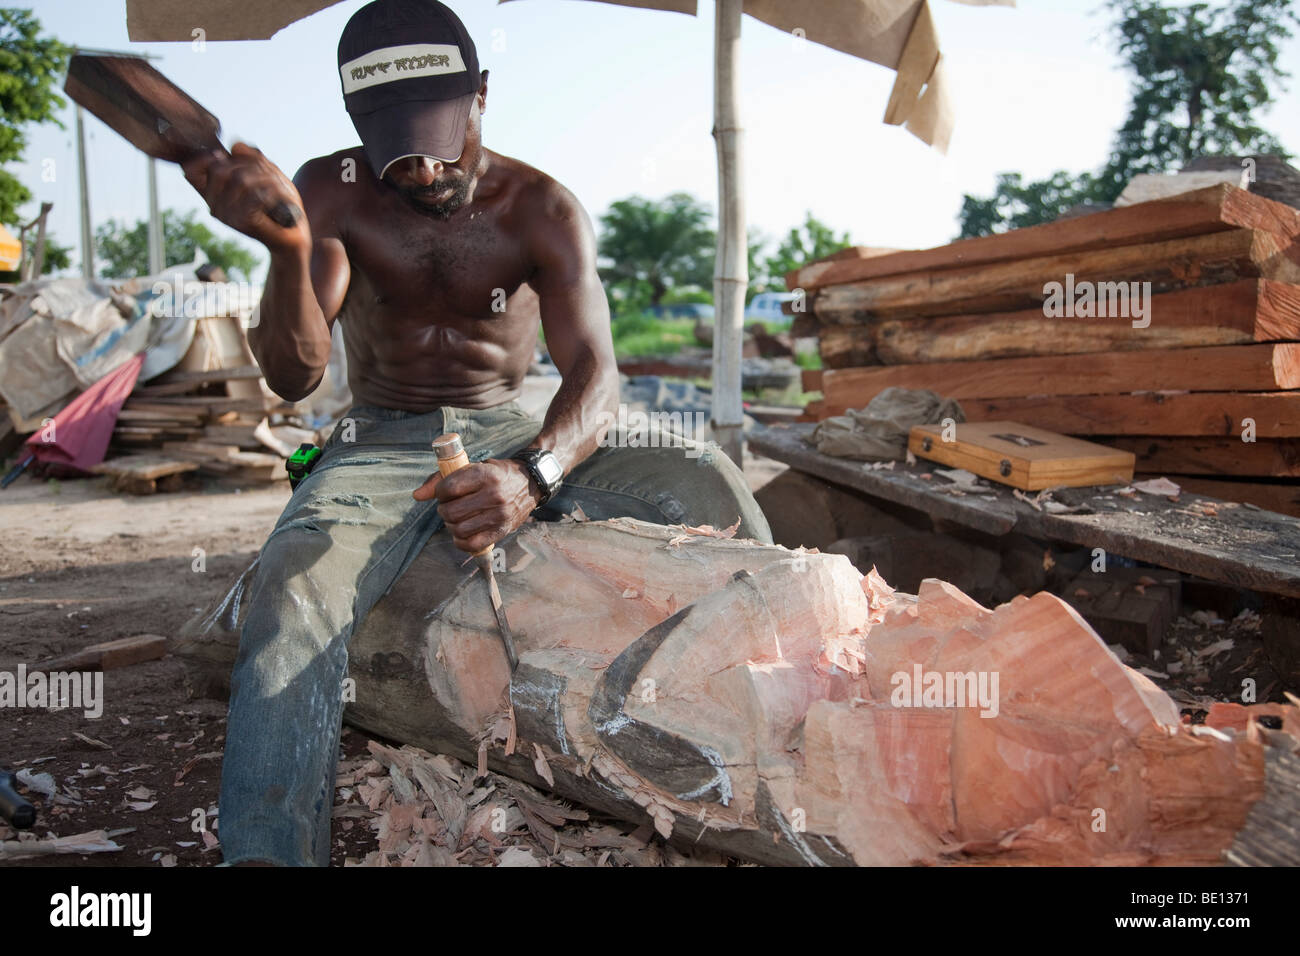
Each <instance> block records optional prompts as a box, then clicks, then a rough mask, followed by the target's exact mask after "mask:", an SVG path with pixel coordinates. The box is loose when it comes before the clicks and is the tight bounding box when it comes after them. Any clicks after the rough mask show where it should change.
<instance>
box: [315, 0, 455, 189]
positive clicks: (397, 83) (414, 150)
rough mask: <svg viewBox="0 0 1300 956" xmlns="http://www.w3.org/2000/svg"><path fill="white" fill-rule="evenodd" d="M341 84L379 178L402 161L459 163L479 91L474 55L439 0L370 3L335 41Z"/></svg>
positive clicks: (350, 111) (354, 122)
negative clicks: (419, 159) (429, 159)
mask: <svg viewBox="0 0 1300 956" xmlns="http://www.w3.org/2000/svg"><path fill="white" fill-rule="evenodd" d="M339 79H340V80H341V82H342V84H343V102H344V103H345V105H346V106H347V110H348V113H349V114H350V115H351V116H352V124H353V125H354V126H355V127H356V128H357V133H358V135H360V137H361V144H362V145H363V146H364V147H365V150H366V157H367V158H368V159H369V160H370V165H371V167H372V168H373V169H374V171H375V175H376V176H378V177H379V178H380V179H382V178H383V176H384V172H385V170H387V169H388V167H389V166H390V165H392V163H393V162H395V161H396V160H398V159H401V158H402V157H404V156H432V157H433V158H434V159H439V160H442V161H443V162H445V163H453V162H455V161H456V160H458V159H460V154H461V152H462V151H463V150H464V148H465V127H466V125H467V124H468V123H469V111H470V106H471V104H472V103H473V101H474V95H475V94H476V93H477V92H478V89H479V79H480V78H479V67H478V53H477V51H476V50H475V49H474V41H473V40H471V39H470V37H469V33H468V32H467V31H466V30H465V24H463V23H461V22H460V17H458V16H456V14H455V12H454V11H452V9H451V8H450V7H448V6H446V5H445V4H442V3H439V2H438V0H375V2H373V3H368V4H366V5H365V6H364V7H362V8H361V9H360V10H358V11H357V12H356V13H355V14H353V15H352V19H351V20H349V21H348V25H347V26H345V27H344V28H343V35H342V36H341V37H340V38H339Z"/></svg>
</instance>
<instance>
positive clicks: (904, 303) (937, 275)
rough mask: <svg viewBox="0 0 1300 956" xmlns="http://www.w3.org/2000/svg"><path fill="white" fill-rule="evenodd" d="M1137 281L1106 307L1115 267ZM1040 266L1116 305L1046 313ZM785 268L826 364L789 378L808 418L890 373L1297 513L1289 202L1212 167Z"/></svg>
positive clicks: (1299, 255)
mask: <svg viewBox="0 0 1300 956" xmlns="http://www.w3.org/2000/svg"><path fill="white" fill-rule="evenodd" d="M1147 282H1149V283H1151V285H1150V287H1149V290H1150V293H1151V294H1150V295H1149V297H1148V298H1147V299H1146V302H1145V306H1146V307H1145V309H1143V310H1138V309H1135V308H1134V307H1133V303H1132V302H1130V303H1129V308H1127V309H1124V308H1118V309H1116V308H1114V306H1115V305H1116V304H1120V305H1122V304H1123V302H1124V301H1125V299H1126V296H1120V295H1115V294H1114V292H1113V290H1116V289H1118V288H1119V286H1118V284H1121V283H1123V284H1128V283H1147ZM1053 283H1055V284H1059V287H1060V288H1063V289H1065V290H1069V289H1070V288H1078V289H1082V288H1083V287H1084V284H1091V285H1092V286H1093V287H1094V288H1096V289H1098V290H1101V289H1106V290H1108V292H1109V293H1110V294H1108V295H1107V305H1108V306H1110V307H1111V308H1110V309H1107V310H1101V311H1109V312H1110V313H1111V314H1108V315H1102V316H1094V315H1088V316H1087V317H1079V316H1075V315H1074V311H1073V309H1071V310H1070V311H1069V313H1068V314H1069V315H1070V316H1071V317H1052V316H1054V315H1058V314H1059V310H1053V309H1049V308H1047V305H1046V304H1047V303H1049V300H1050V299H1051V298H1052V297H1053V291H1055V290H1054V287H1053V285H1052V284H1053ZM1103 283H1109V284H1114V285H1109V286H1103V285H1102V284H1103ZM787 284H788V286H789V287H790V288H791V289H792V290H798V289H802V290H804V292H805V293H806V298H805V306H806V308H805V311H803V312H802V313H800V312H798V311H795V315H796V328H795V333H796V334H802V335H810V334H815V335H816V336H817V337H818V339H819V342H820V350H821V356H822V364H823V366H824V368H823V370H821V371H819V372H810V373H805V377H804V387H805V389H808V390H817V389H820V390H821V391H822V393H823V396H824V397H823V399H822V400H820V401H817V402H813V403H812V404H810V405H809V407H808V409H807V416H808V418H810V419H812V420H818V419H821V418H825V417H827V416H830V415H835V414H840V413H842V412H843V411H844V410H845V409H848V408H861V407H862V406H864V405H866V404H867V402H869V401H870V400H871V398H872V397H874V395H876V394H877V393H878V392H879V391H881V390H882V389H884V388H887V387H889V386H903V387H908V388H928V389H933V390H934V391H937V392H939V393H941V394H943V395H945V396H949V397H953V398H957V399H960V400H961V402H962V405H963V407H964V408H965V410H966V414H967V417H968V419H969V420H971V421H992V420H1014V421H1019V422H1024V423H1026V424H1028V425H1033V426H1036V427H1039V428H1046V429H1050V430H1052V431H1057V432H1062V433H1065V434H1071V435H1080V436H1084V437H1087V438H1090V439H1092V440H1095V441H1103V442H1107V443H1110V444H1114V445H1116V446H1118V447H1121V448H1125V449H1127V450H1130V451H1133V452H1134V453H1135V454H1136V455H1137V456H1138V470H1139V472H1140V473H1160V474H1169V475H1172V476H1195V477H1192V478H1190V479H1187V480H1184V481H1181V482H1180V483H1181V484H1184V486H1185V487H1189V488H1192V489H1194V490H1201V491H1204V493H1208V494H1214V495H1217V496H1220V497H1226V498H1229V499H1235V500H1242V501H1252V502H1253V503H1256V504H1259V505H1261V506H1263V507H1268V508H1271V509H1273V510H1281V511H1285V512H1288V513H1297V514H1300V487H1295V486H1293V485H1292V484H1291V483H1289V480H1290V479H1296V478H1298V477H1300V344H1297V342H1300V211H1298V210H1296V209H1293V208H1292V207H1290V206H1286V205H1283V204H1281V203H1277V202H1273V201H1271V200H1268V199H1263V198H1261V197H1259V196H1255V195H1252V194H1250V193H1249V192H1246V191H1244V190H1241V189H1238V188H1236V187H1233V186H1230V185H1226V184H1223V185H1218V186H1213V187H1210V188H1207V189H1200V190H1196V191H1194V192H1189V193H1184V194H1182V195H1179V196H1175V197H1171V198H1168V199H1162V200H1158V201H1154V202H1148V203H1141V204H1139V205H1133V206H1127V207H1124V208H1121V209H1113V210H1110V211H1106V212H1101V213H1095V214H1093V215H1089V216H1083V217H1079V218H1074V219H1067V220H1061V221H1057V222H1053V223H1048V224H1045V225H1041V226H1034V227H1032V228H1027V229H1019V230H1015V231H1012V232H1008V233H1003V234H1000V235H994V236H985V237H980V238H977V239H966V240H960V241H958V242H954V243H951V244H950V245H947V246H943V247H940V248H936V249H927V250H921V251H908V252H896V253H890V254H884V255H869V254H856V255H848V254H844V253H841V254H838V255H837V256H835V257H831V258H829V259H825V260H821V261H818V262H815V263H811V264H809V265H807V266H805V267H804V268H802V269H799V270H797V271H795V272H792V273H791V274H790V275H789V276H787ZM1125 288H1126V290H1127V289H1130V288H1131V287H1128V286H1127V285H1126V286H1125ZM1139 288H1141V287H1139ZM1099 295H1100V292H1099ZM1067 296H1068V292H1067ZM1059 300H1060V297H1059V294H1058V296H1057V301H1059ZM1097 301H1098V302H1100V301H1101V299H1100V298H1098V300H1097ZM796 305H797V303H796ZM1089 311H1093V312H1095V311H1099V310H1098V309H1096V308H1094V309H1091V310H1089ZM1207 481H1209V482H1213V487H1210V486H1209V485H1206V484H1205V482H1207Z"/></svg>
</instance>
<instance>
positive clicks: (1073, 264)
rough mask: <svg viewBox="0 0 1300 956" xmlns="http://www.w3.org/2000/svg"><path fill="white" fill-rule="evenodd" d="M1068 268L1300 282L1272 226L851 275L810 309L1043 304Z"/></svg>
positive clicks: (1173, 281)
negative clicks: (876, 275) (856, 278)
mask: <svg viewBox="0 0 1300 956" xmlns="http://www.w3.org/2000/svg"><path fill="white" fill-rule="evenodd" d="M864 261H866V262H871V261H873V260H870V259H868V260H864ZM1067 275H1073V276H1074V277H1075V282H1076V284H1077V283H1079V282H1111V283H1117V282H1118V283H1124V282H1150V283H1151V284H1152V288H1153V290H1154V291H1156V292H1165V291H1169V290H1171V289H1182V288H1188V287H1195V286H1208V285H1215V284H1218V283H1222V282H1232V281H1236V280H1238V279H1250V278H1261V279H1273V280H1276V281H1279V282H1291V283H1295V282H1300V250H1297V249H1296V248H1295V247H1294V246H1293V245H1292V244H1291V241H1290V240H1288V239H1284V238H1281V237H1278V236H1275V235H1273V234H1272V233H1267V232H1263V231H1260V230H1252V229H1234V230H1232V231H1229V232H1216V233H1211V234H1209V235H1205V236H1193V237H1191V238H1188V239H1172V240H1169V241H1166V242H1152V243H1148V244H1145V245H1140V246H1119V247H1116V248H1105V249H1095V250H1089V251H1085V252H1067V253H1062V254H1060V255H1051V256H1041V255H1040V256H1036V257H1033V258H1025V259H1017V260H1014V261H1010V262H996V263H992V264H990V265H979V266H962V267H959V268H954V269H944V270H940V271H935V272H916V273H904V274H902V275H898V276H883V277H881V278H878V279H868V280H863V281H858V282H848V283H844V284H841V285H834V286H828V287H826V288H824V289H822V290H821V291H819V292H818V293H817V294H816V295H815V296H813V298H812V310H813V313H814V314H815V315H816V316H817V319H818V321H820V322H822V323H824V324H831V325H834V324H840V325H851V324H854V323H856V322H861V321H863V320H865V319H871V318H888V317H904V316H918V315H920V316H924V315H946V314H951V313H955V312H993V311H1005V310H1011V309H1026V308H1032V307H1035V306H1041V305H1042V303H1043V301H1044V300H1045V298H1046V293H1045V292H1044V286H1045V285H1046V284H1047V283H1049V282H1064V280H1065V277H1066V276H1067Z"/></svg>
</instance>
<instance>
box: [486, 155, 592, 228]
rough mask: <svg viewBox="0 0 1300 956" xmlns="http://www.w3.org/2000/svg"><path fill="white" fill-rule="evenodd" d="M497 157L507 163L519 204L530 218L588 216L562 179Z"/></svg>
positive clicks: (513, 160)
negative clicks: (579, 214)
mask: <svg viewBox="0 0 1300 956" xmlns="http://www.w3.org/2000/svg"><path fill="white" fill-rule="evenodd" d="M495 155H496V157H497V158H496V159H495V160H494V161H499V162H502V163H503V164H505V166H506V168H507V170H508V172H509V176H510V178H511V179H512V180H513V181H514V182H515V183H516V184H517V188H518V194H517V198H516V205H517V206H519V207H520V208H521V209H523V210H524V211H526V212H527V213H528V214H529V217H530V218H533V217H542V218H549V219H555V218H561V219H567V218H569V217H570V216H572V215H574V214H575V213H583V215H585V211H584V210H583V208H582V203H580V202H578V197H577V196H575V195H574V194H573V192H572V191H571V190H570V189H569V188H568V187H566V186H565V185H564V184H563V183H561V182H560V181H559V180H557V179H555V178H554V177H553V176H550V175H549V174H547V173H544V172H542V171H541V170H540V169H538V168H536V167H535V166H529V165H528V164H527V163H525V162H523V161H521V160H518V159H513V158H511V157H509V156H500V154H495Z"/></svg>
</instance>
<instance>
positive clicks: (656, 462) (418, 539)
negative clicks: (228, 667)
mask: <svg viewBox="0 0 1300 956" xmlns="http://www.w3.org/2000/svg"><path fill="white" fill-rule="evenodd" d="M349 421H350V422H351V423H352V424H351V426H350V427H349V424H348V423H349ZM540 430H541V424H540V423H539V422H538V421H537V420H536V419H534V418H531V417H530V416H528V415H527V414H525V413H524V412H523V411H522V410H521V409H520V408H519V406H518V405H517V404H516V403H514V402H510V403H508V404H505V405H499V406H497V407H495V408H490V409H483V410H474V409H464V408H439V409H435V410H434V411H432V412H427V413H424V414H417V413H414V412H404V411H400V410H397V409H391V408H379V407H375V406H363V405H358V406H355V407H353V408H352V409H351V410H350V411H349V412H348V414H347V416H346V417H345V418H344V419H343V421H342V422H341V424H340V426H339V427H338V428H336V429H335V430H334V433H333V434H332V435H331V436H330V439H329V441H327V442H326V444H325V448H324V451H323V453H322V455H321V457H320V459H319V460H318V461H317V463H316V467H315V468H314V469H313V470H312V473H311V474H310V475H309V476H308V477H307V478H306V479H305V480H304V481H302V482H301V483H300V484H299V485H298V487H297V488H296V489H295V490H294V493H293V497H292V498H290V500H289V504H288V505H287V506H286V507H285V509H284V513H283V514H282V515H281V516H280V520H279V521H278V522H277V523H276V526H275V529H274V530H273V531H272V532H271V535H270V537H269V538H268V539H267V541H266V543H265V545H263V547H262V551H261V554H260V555H259V558H258V566H257V572H256V575H255V577H254V579H253V581H252V583H251V585H250V587H249V590H248V592H247V594H246V595H245V596H244V600H246V601H247V602H248V605H247V609H246V611H247V615H246V618H245V621H244V626H243V629H242V631H241V632H240V641H239V654H238V657H237V658H236V661H235V666H234V670H233V672H232V674H231V692H230V719H229V723H228V726H227V730H226V750H225V759H224V761H223V763H222V768H221V798H220V834H221V845H222V851H223V855H224V859H225V862H226V863H227V864H230V863H239V862H243V861H250V860H262V861H267V862H271V863H278V864H281V865H288V866H310V865H321V866H326V865H328V864H329V852H330V816H331V811H332V808H333V802H334V771H335V765H336V763H337V760H338V747H339V732H340V729H341V723H342V712H343V705H342V694H341V687H342V684H343V680H344V678H345V677H346V675H347V663H348V660H347V657H348V651H347V648H348V642H349V640H350V639H351V636H352V633H353V631H354V629H355V628H356V626H357V625H358V624H359V623H360V622H361V621H362V620H363V619H364V618H365V616H366V614H367V613H368V612H369V611H370V609H371V608H372V607H374V605H375V603H376V602H377V601H378V600H379V599H380V598H381V597H382V596H383V595H384V593H385V592H387V591H388V589H389V587H390V586H391V585H392V584H393V582H394V581H396V580H397V578H398V577H399V576H400V575H401V574H402V572H403V571H405V570H406V568H407V567H408V566H409V565H410V563H411V562H412V561H413V560H414V559H415V557H416V556H417V555H418V554H419V553H420V551H421V549H423V548H424V546H425V545H426V544H427V543H428V542H429V540H430V538H432V537H433V536H434V535H435V534H442V535H448V534H449V532H448V531H447V530H446V529H445V528H444V527H443V524H442V520H441V519H440V518H439V517H438V512H437V502H432V501H416V500H415V499H414V498H412V497H411V492H412V491H414V490H415V489H416V488H417V487H419V486H420V485H421V484H422V483H423V482H424V481H425V480H426V479H427V478H428V477H429V475H430V474H431V473H433V472H436V471H437V462H436V459H435V457H434V454H433V451H432V449H431V448H430V443H431V442H432V441H433V439H434V438H436V437H437V436H438V435H440V434H442V433H444V432H451V431H455V432H459V433H460V435H461V436H462V439H463V440H464V444H465V449H466V451H467V452H468V453H469V456H470V459H471V460H473V461H482V460H483V459H486V458H508V457H510V456H511V455H512V454H514V453H515V452H516V451H518V450H520V449H522V448H525V447H527V446H528V444H529V443H531V442H532V440H533V439H534V438H535V437H536V436H537V433H538V431H540ZM623 444H624V442H621V441H618V440H617V438H616V439H615V441H614V442H613V443H612V444H611V446H610V447H602V448H599V449H598V450H597V451H596V452H595V453H594V454H593V455H591V456H590V457H589V458H588V459H587V460H586V461H584V462H582V463H581V464H580V465H578V466H577V467H576V468H574V469H573V471H572V472H571V473H570V474H569V475H568V476H567V477H566V479H565V483H564V486H563V488H562V489H561V490H560V492H559V493H558V494H557V495H556V496H555V498H554V499H552V500H551V501H550V502H548V504H547V505H546V507H545V508H544V509H540V510H539V512H538V513H537V517H539V518H548V517H549V518H552V519H553V518H558V517H559V516H561V515H563V514H565V513H569V512H572V511H573V509H574V508H575V507H581V509H582V511H583V513H584V514H586V516H587V517H588V518H589V519H591V520H601V519H605V518H614V517H633V518H640V519H642V520H645V521H651V522H655V523H657V524H678V523H685V524H690V525H698V524H712V525H714V526H715V527H728V526H730V525H732V524H734V523H735V522H736V520H737V518H739V519H740V528H739V530H738V532H737V535H738V536H739V537H748V538H754V539H756V540H759V541H763V542H769V543H770V542H771V540H772V536H771V531H770V530H769V529H768V525H767V520H766V519H765V518H764V517H763V514H762V512H761V511H760V510H759V508H758V505H757V504H756V503H755V501H754V497H753V495H752V494H750V492H749V488H748V485H747V484H746V483H745V478H744V475H743V474H742V473H741V471H740V469H739V468H737V467H736V466H735V465H734V464H733V463H732V462H731V460H730V459H728V458H727V457H726V456H725V455H724V454H722V452H721V451H720V450H718V448H717V447H716V446H715V445H712V444H709V445H703V446H701V445H696V444H694V443H689V442H688V443H686V446H685V448H684V447H662V444H661V446H660V447H645V446H644V445H645V443H644V441H642V442H639V443H637V444H639V445H640V446H641V447H622V445H623ZM467 573H468V572H467Z"/></svg>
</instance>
